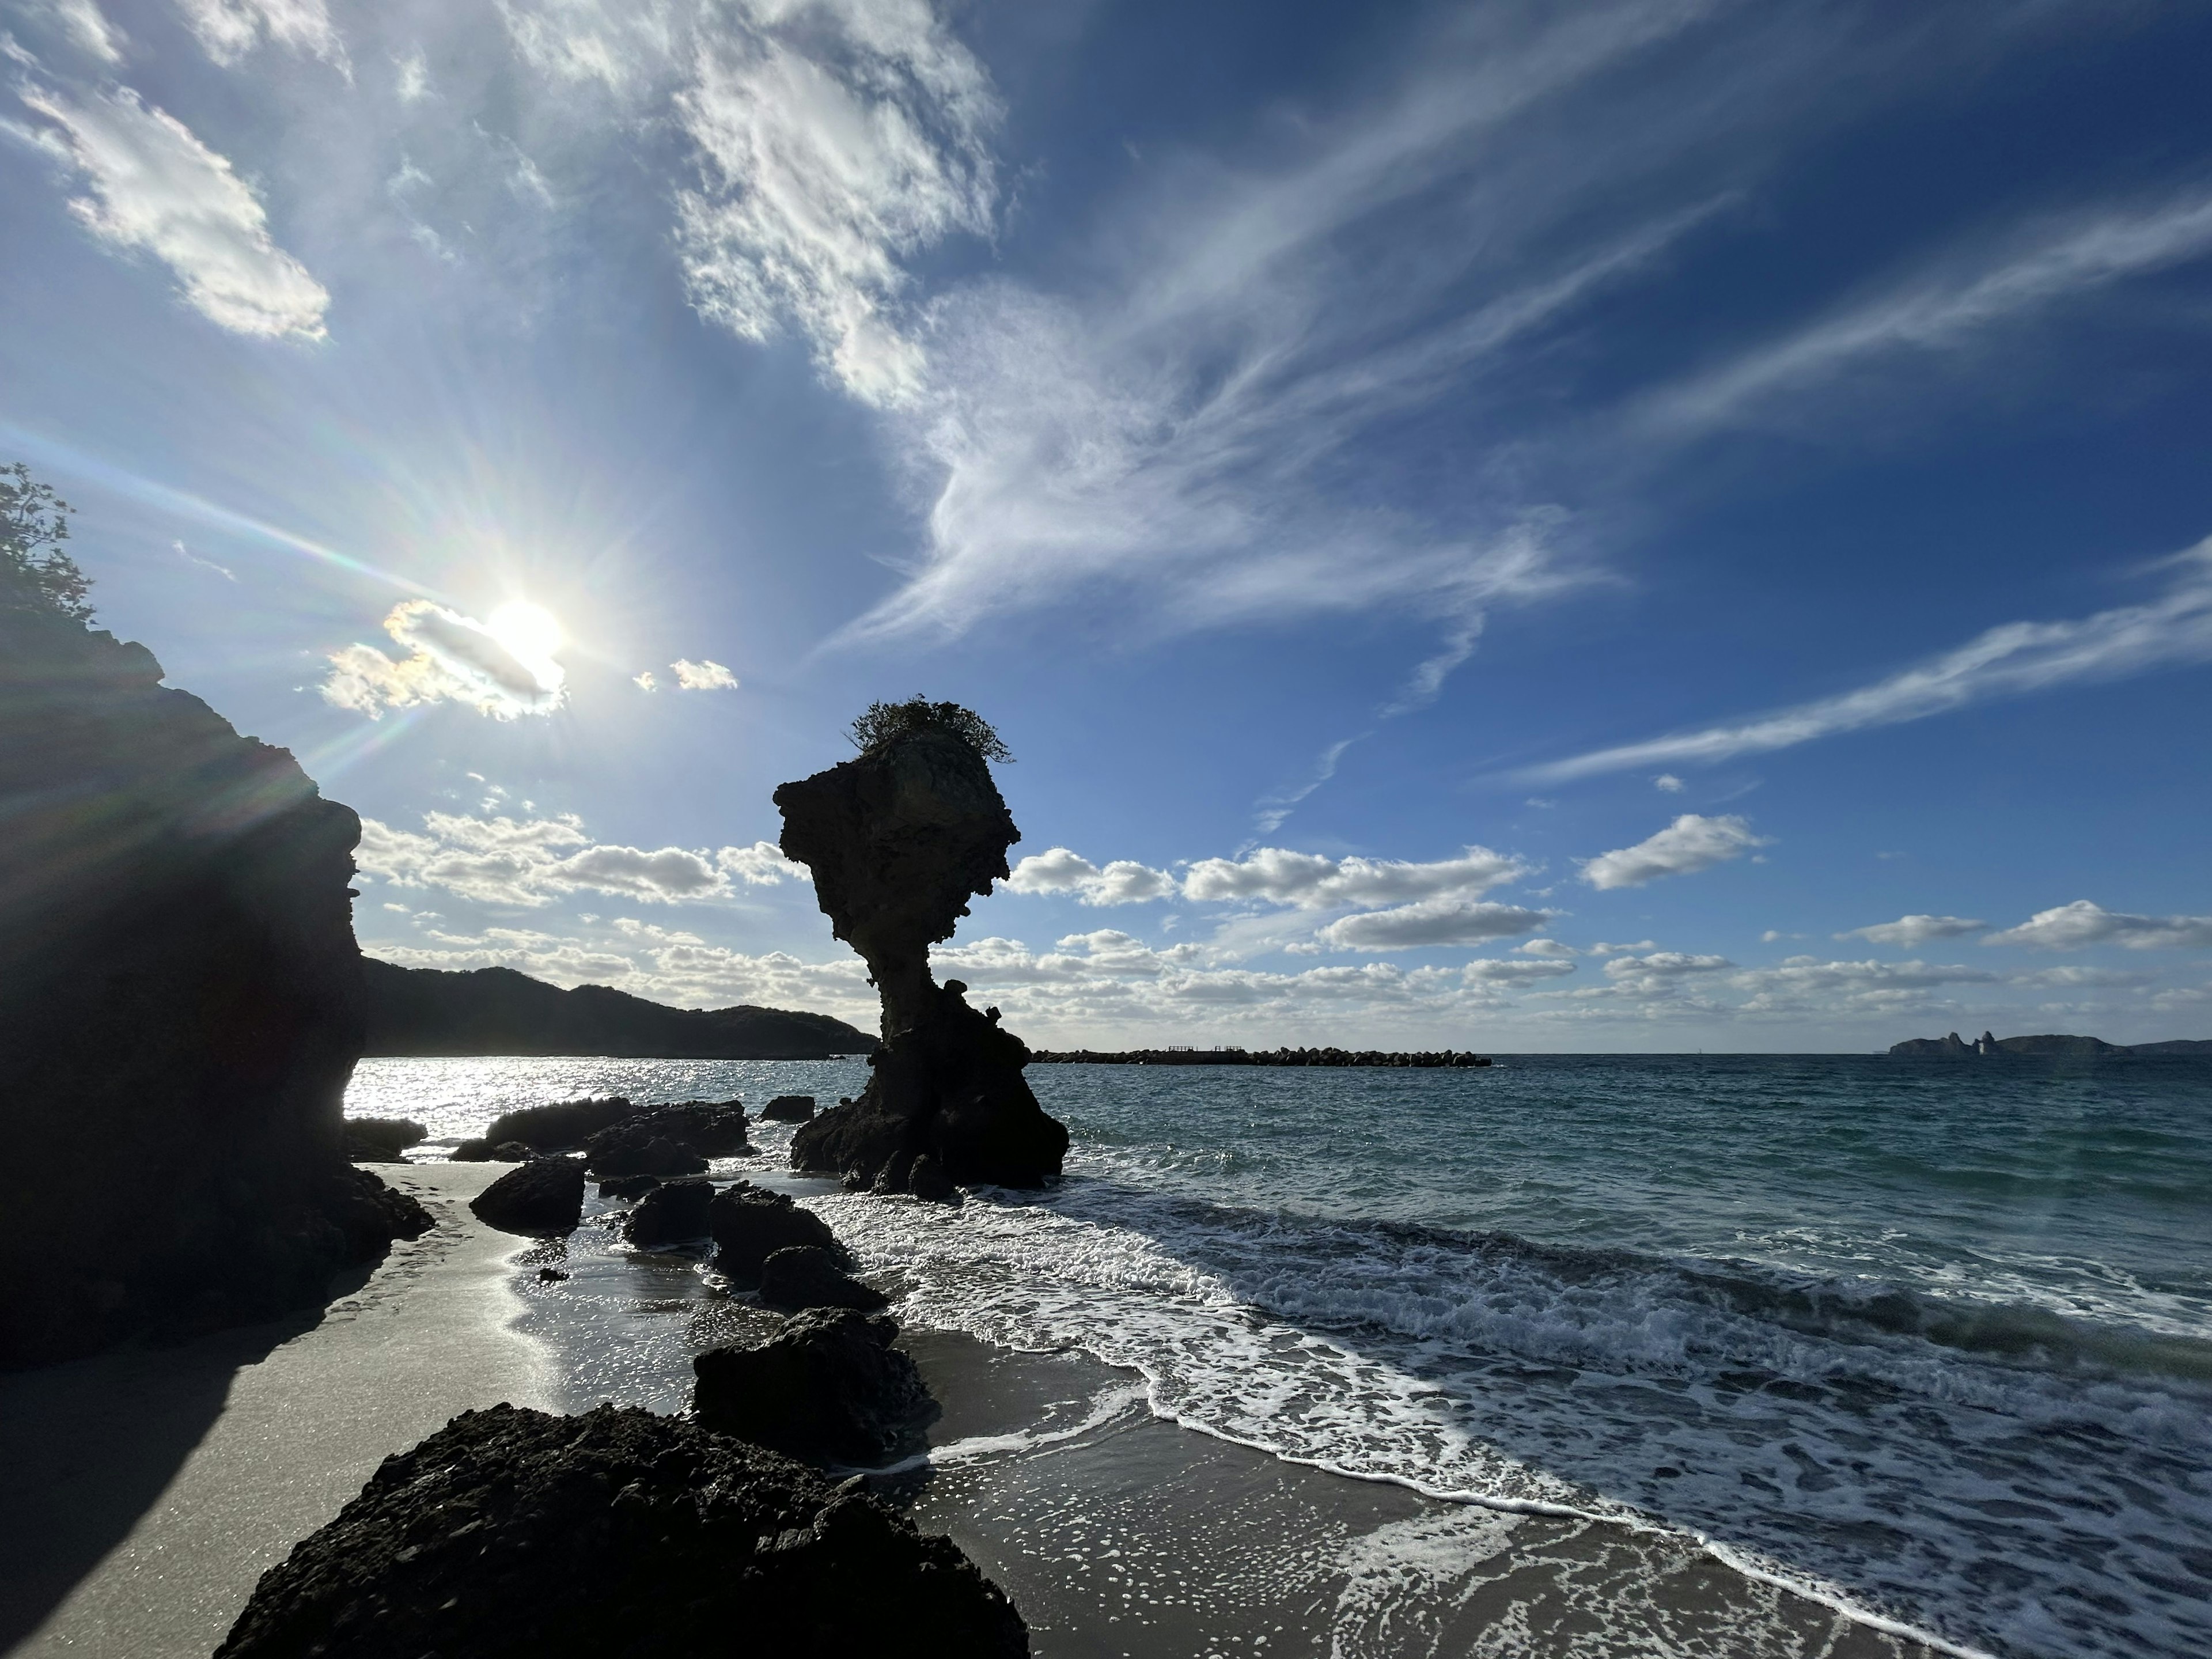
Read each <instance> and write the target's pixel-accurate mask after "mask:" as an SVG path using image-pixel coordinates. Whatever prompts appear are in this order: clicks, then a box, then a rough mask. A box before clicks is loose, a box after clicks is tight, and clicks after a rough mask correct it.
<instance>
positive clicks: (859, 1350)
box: [691, 1309, 936, 1468]
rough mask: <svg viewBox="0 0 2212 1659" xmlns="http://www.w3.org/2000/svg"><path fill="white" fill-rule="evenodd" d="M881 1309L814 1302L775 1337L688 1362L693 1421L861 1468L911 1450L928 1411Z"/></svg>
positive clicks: (931, 1411)
mask: <svg viewBox="0 0 2212 1659" xmlns="http://www.w3.org/2000/svg"><path fill="white" fill-rule="evenodd" d="M897 1335H898V1327H897V1326H896V1325H894V1324H893V1323H892V1322H890V1320H888V1319H885V1318H884V1317H883V1316H881V1315H879V1314H862V1313H852V1312H848V1311H846V1310H842V1309H818V1310H815V1311H813V1312H811V1313H803V1314H799V1315H797V1316H794V1317H793V1318H792V1319H791V1320H790V1321H789V1322H787V1323H786V1324H785V1326H784V1328H783V1329H782V1330H781V1331H780V1332H778V1333H777V1334H776V1336H775V1340H773V1341H769V1342H764V1343H762V1344H761V1345H760V1346H757V1347H750V1348H715V1349H713V1350H711V1351H709V1352H706V1353H702V1354H701V1355H700V1356H699V1357H698V1358H696V1359H694V1360H693V1361H692V1362H691V1370H692V1373H693V1375H694V1376H696V1378H697V1379H698V1380H697V1382H696V1383H695V1384H694V1385H693V1388H692V1392H691V1405H692V1409H693V1410H694V1411H695V1412H696V1413H698V1418H699V1421H700V1422H701V1423H702V1424H704V1425H706V1426H707V1427H708V1428H710V1429H714V1430H716V1431H720V1432H721V1433H723V1434H733V1435H737V1436H738V1437H740V1438H743V1439H746V1440H750V1441H752V1442H753V1443H755V1444H757V1445H762V1446H766V1447H768V1448H769V1449H770V1450H773V1451H780V1452H785V1453H787V1454H788V1455H791V1456H793V1457H797V1458H800V1459H803V1460H805V1462H811V1463H820V1464H824V1465H836V1466H840V1467H844V1468H868V1467H871V1466H873V1465H877V1464H881V1463H884V1462H889V1461H890V1459H892V1458H894V1457H896V1456H897V1455H900V1454H901V1453H902V1452H908V1451H914V1450H919V1449H921V1430H922V1428H923V1426H924V1425H927V1423H928V1422H929V1420H930V1419H931V1418H933V1416H935V1415H936V1406H935V1402H934V1401H932V1400H931V1399H930V1397H929V1391H928V1390H927V1389H925V1388H924V1387H923V1386H922V1383H921V1373H920V1372H919V1371H917V1370H915V1364H914V1361H913V1360H911V1359H909V1358H907V1357H906V1355H905V1354H903V1353H902V1352H899V1350H898V1349H896V1348H895V1347H893V1346H891V1343H892V1342H893V1340H895V1339H896V1337H897Z"/></svg>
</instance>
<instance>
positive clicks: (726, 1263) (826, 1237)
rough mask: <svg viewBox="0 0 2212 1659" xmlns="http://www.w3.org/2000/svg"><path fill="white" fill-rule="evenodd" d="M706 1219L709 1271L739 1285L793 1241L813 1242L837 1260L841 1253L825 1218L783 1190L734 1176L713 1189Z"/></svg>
mask: <svg viewBox="0 0 2212 1659" xmlns="http://www.w3.org/2000/svg"><path fill="white" fill-rule="evenodd" d="M707 1225H708V1231H710V1232H711V1233H712V1234H713V1235H714V1271H715V1272H716V1273H722V1274H724V1275H726V1276H727V1277H728V1278H730V1279H734V1280H736V1281H737V1282H738V1284H740V1285H757V1284H758V1283H759V1282H760V1274H761V1268H762V1267H763V1264H765V1263H766V1262H767V1261H768V1259H769V1256H770V1255H772V1254H774V1253H775V1251H777V1250H781V1249H787V1248H788V1247H790V1246H792V1245H795V1244H811V1245H816V1246H818V1247H819V1248H821V1249H825V1250H829V1251H830V1252H831V1253H833V1255H836V1258H837V1259H838V1260H839V1261H841V1262H842V1261H843V1259H844V1250H843V1247H842V1246H841V1245H840V1244H839V1243H837V1236H836V1234H835V1233H833V1232H831V1231H829V1223H828V1222H826V1221H824V1220H823V1218H821V1217H820V1216H818V1215H817V1214H815V1213H814V1212H813V1211H811V1210H809V1209H805V1208H802V1207H801V1206H799V1205H797V1204H794V1203H793V1202H792V1201H791V1200H790V1198H789V1197H787V1195H786V1194H782V1193H771V1192H769V1191H766V1190H765V1189H763V1188H759V1187H756V1186H754V1185H753V1184H752V1182H750V1181H740V1182H735V1183H733V1184H732V1185H731V1186H728V1187H726V1188H723V1189H722V1190H721V1191H720V1192H719V1193H717V1194H715V1195H714V1202H713V1203H712V1204H711V1205H709V1206H708V1210H707Z"/></svg>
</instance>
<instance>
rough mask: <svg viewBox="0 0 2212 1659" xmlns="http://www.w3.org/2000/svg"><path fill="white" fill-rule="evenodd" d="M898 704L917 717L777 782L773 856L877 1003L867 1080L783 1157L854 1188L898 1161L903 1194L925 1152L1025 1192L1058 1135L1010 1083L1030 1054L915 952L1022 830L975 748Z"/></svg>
mask: <svg viewBox="0 0 2212 1659" xmlns="http://www.w3.org/2000/svg"><path fill="white" fill-rule="evenodd" d="M910 707H915V708H920V709H921V710H922V711H923V712H922V714H921V716H919V717H918V718H917V719H916V720H913V721H910V722H908V723H906V724H904V725H902V726H899V727H898V728H897V729H896V730H895V731H894V732H892V733H891V735H889V736H886V737H884V738H882V739H881V740H880V741H878V742H876V743H874V744H872V746H870V747H869V748H867V749H866V750H863V751H862V752H861V753H860V755H859V756H858V757H855V758H854V759H852V760H849V761H845V762H842V763H840V764H838V765H836V766H833V767H831V768H830V769H829V770H828V771H826V772H817V774H815V775H813V776H812V777H811V778H806V779H803V780H801V781H798V782H795V783H787V784H785V785H784V786H783V787H781V788H780V789H778V790H777V791H776V792H775V804H776V805H777V806H778V807H780V808H781V809H782V812H783V842H782V845H783V852H784V855H785V856H786V857H787V858H792V859H795V860H799V862H801V863H803V864H805V865H806V866H808V867H809V868H810V869H811V872H813V877H814V893H815V897H816V899H817V902H819V903H820V905H821V907H822V911H823V915H827V916H828V917H829V921H830V925H831V928H832V930H833V931H834V932H835V933H836V936H837V937H838V938H839V939H843V940H845V941H846V942H847V943H848V944H849V945H852V946H853V948H854V950H855V951H859V952H860V955H861V957H864V958H865V959H866V962H867V964H868V972H869V976H870V977H871V978H872V979H873V980H874V981H875V983H876V986H877V988H878V991H879V992H880V993H881V994H882V997H883V1006H884V1015H883V1035H884V1042H883V1046H882V1047H881V1048H878V1050H877V1051H876V1052H875V1054H872V1055H871V1056H870V1058H869V1064H870V1065H871V1066H872V1067H873V1068H874V1075H873V1076H872V1078H871V1079H869V1081H868V1085H867V1087H866V1089H865V1090H863V1091H861V1093H860V1097H859V1098H858V1099H857V1100H855V1101H854V1102H853V1103H852V1104H851V1105H849V1106H848V1105H840V1106H838V1107H837V1108H836V1109H835V1110H834V1111H829V1112H825V1113H823V1114H822V1115H820V1116H818V1117H816V1118H815V1119H814V1120H813V1121H811V1122H809V1123H807V1124H805V1126H804V1127H801V1128H800V1129H799V1132H798V1133H796V1134H795V1135H793V1137H792V1143H791V1156H792V1163H793V1167H794V1168H797V1169H801V1170H813V1171H818V1172H820V1173H823V1174H829V1175H842V1176H847V1177H848V1178H849V1179H854V1180H856V1181H857V1182H858V1184H859V1185H860V1186H862V1187H867V1186H869V1185H871V1184H872V1183H874V1182H877V1179H878V1176H880V1175H882V1174H883V1173H884V1170H885V1168H886V1166H887V1165H890V1164H892V1163H893V1161H894V1160H895V1159H899V1158H903V1159H904V1160H905V1162H904V1164H903V1165H902V1168H901V1170H900V1172H899V1175H900V1178H899V1179H898V1180H894V1181H890V1182H887V1189H889V1190H899V1191H903V1190H904V1185H903V1179H904V1175H905V1171H906V1170H910V1169H911V1166H912V1163H913V1160H914V1159H915V1158H917V1157H920V1156H921V1155H923V1154H925V1153H926V1154H928V1155H929V1156H931V1157H933V1158H935V1159H936V1160H937V1163H938V1165H939V1168H941V1169H942V1170H943V1171H944V1172H945V1177H946V1179H947V1180H949V1181H952V1182H998V1183H1000V1184H1001V1185H1004V1186H1013V1187H1035V1186H1039V1185H1042V1183H1043V1182H1045V1181H1046V1180H1047V1179H1048V1178H1049V1177H1051V1176H1056V1175H1058V1174H1059V1173H1060V1161H1061V1159H1062V1158H1063V1157H1064V1156H1065V1155H1066V1150H1067V1130H1066V1126H1065V1125H1063V1124H1061V1123H1060V1122H1059V1121H1057V1120H1055V1119H1054V1118H1052V1117H1049V1116H1048V1115H1046V1114H1045V1111H1044V1109H1042V1107H1041V1106H1039V1105H1038V1104H1037V1101H1036V1096H1035V1095H1034V1094H1032V1093H1030V1086H1029V1085H1028V1083H1027V1082H1026V1081H1025V1080H1024V1079H1023V1077H1022V1067H1023V1066H1025V1065H1026V1064H1028V1061H1029V1050H1028V1049H1027V1048H1025V1047H1024V1045H1023V1043H1022V1041H1021V1039H1020V1038H1018V1037H1017V1036H1013V1035H1012V1033H1011V1032H1008V1031H1005V1030H1000V1027H999V1025H998V1023H997V1022H996V1021H995V1020H994V1019H993V1018H990V1017H989V1016H988V1015H987V1014H984V1013H980V1012H976V1011H975V1009H972V1008H970V1007H969V1006H968V1004H967V1000H966V998H965V995H964V993H965V991H966V989H967V987H965V986H963V985H962V984H961V983H960V982H959V981H957V980H953V981H947V982H946V983H945V985H944V986H943V987H939V986H938V985H937V983H936V982H935V981H933V980H932V979H931V977H930V973H929V947H930V946H931V945H933V944H935V943H937V942H939V941H940V940H943V939H950V938H951V937H952V932H953V929H954V927H957V925H958V922H959V920H960V918H961V917H962V916H964V915H967V914H968V900H969V898H970V897H971V896H975V895H978V894H986V893H988V892H989V891H990V890H991V884H992V883H993V882H994V880H1002V879H1004V878H1005V877H1006V873H1007V866H1006V848H1008V847H1010V846H1011V845H1012V844H1013V842H1015V841H1017V840H1018V839H1019V837H1020V831H1019V830H1018V829H1016V828H1015V827H1014V821H1013V817H1012V815H1011V814H1010V813H1009V812H1008V811H1006V802H1005V801H1004V800H1003V799H1000V794H999V790H998V786H997V785H996V784H995V783H994V782H993V781H992V780H991V769H990V767H989V765H988V764H987V762H986V761H985V759H984V755H983V751H982V750H981V749H980V748H979V747H978V746H977V744H975V742H974V741H973V740H972V739H971V738H969V737H967V736H963V734H962V732H961V730H960V729H958V728H957V726H947V725H945V724H942V723H936V724H933V723H931V720H930V719H929V717H928V706H927V705H921V704H916V705H912V706H910ZM939 707H940V708H942V707H944V706H939ZM954 712H955V714H960V715H963V716H964V718H965V720H968V721H970V722H974V723H975V725H979V726H980V724H981V723H980V722H975V717H974V716H972V715H965V714H964V711H954Z"/></svg>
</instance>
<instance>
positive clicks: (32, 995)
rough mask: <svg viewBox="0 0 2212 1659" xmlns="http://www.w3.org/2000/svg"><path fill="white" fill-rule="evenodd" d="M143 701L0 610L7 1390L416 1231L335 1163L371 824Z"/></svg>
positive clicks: (205, 720)
mask: <svg viewBox="0 0 2212 1659" xmlns="http://www.w3.org/2000/svg"><path fill="white" fill-rule="evenodd" d="M0 822H4V823H5V825H6V828H5V830H4V833H0V1055H4V1056H5V1060H6V1066H5V1074H6V1078H7V1087H8V1091H9V1108H8V1126H9V1127H8V1158H7V1165H6V1170H5V1172H4V1174H0V1199H4V1200H5V1203H6V1208H7V1212H8V1218H9V1219H8V1225H7V1227H6V1229H5V1230H4V1231H0V1365H6V1364H33V1363H39V1362H42V1361H47V1360H54V1359H61V1358H69V1357H70V1356H72V1355H76V1354H80V1353H84V1352H90V1351H91V1350H93V1349H94V1348H97V1347H99V1346H102V1345H103V1344H105V1343H107V1342H109V1341H112V1340H116V1339H118V1338H119V1337H121V1336H124V1335H125V1334H129V1333H131V1332H132V1331H134V1330H137V1329H142V1328H149V1327H155V1328H166V1329H167V1330H169V1331H172V1332H185V1331H190V1330H193V1329H197V1328H206V1327H210V1326H214V1325H218V1324H225V1323H233V1322H242V1321H248V1320H254V1319H260V1318H265V1317H268V1316H270V1315H272V1314H275V1313H276V1312H278V1311H280V1310H284V1309H288V1308H292V1307H296V1306H301V1305H304V1304H311V1303H313V1302H316V1301H319V1300H320V1299H321V1297H323V1295H324V1294H325V1289H326V1287H327V1285H328V1284H329V1282H330V1280H331V1273H332V1271H333V1270H334V1269H336V1268H338V1267H343V1266H346V1265H348V1264H354V1263H360V1262H363V1261H373V1260H374V1259H375V1258H376V1257H377V1256H379V1255H381V1254H382V1253H383V1251H384V1249H386V1246H387V1245H388V1244H389V1243H391V1241H392V1238H393V1237H395V1236H411V1235H412V1234H414V1233H416V1232H419V1231H423V1230H424V1229H427V1228H428V1226H429V1225H430V1218H429V1217H428V1215H427V1214H425V1213H424V1212H423V1211H422V1208H421V1206H418V1205H416V1203H415V1201H414V1200H412V1199H410V1198H406V1197H404V1196H403V1195H402V1194H398V1193H395V1192H393V1191H392V1190H391V1189H390V1188H386V1186H385V1185H384V1183H383V1182H380V1181H379V1180H377V1179H376V1177H375V1176H372V1175H370V1174H368V1173H367V1172H366V1171H364V1170H356V1169H355V1168H354V1167H353V1165H352V1164H350V1163H349V1162H348V1161H347V1158H346V1150H347V1149H346V1138H345V1133H346V1132H345V1127H344V1123H343V1098H344V1093H345V1086H346V1080H347V1079H348V1077H349V1075H350V1074H351V1073H352V1070H353V1064H354V1061H355V1060H356V1058H357V1057H358V1056H359V1055H360V1054H361V1051H362V1016H361V1008H360V998H361V957H360V953H359V951H358V950H357V949H356V945H355V944H354V937H353V920H352V915H351V912H350V909H349V903H348V901H349V890H348V888H347V882H348V881H349V879H350V878H351V877H352V874H353V868H354V866H353V848H354V845H355V843H356V842H357V841H358V840H359V839H360V836H361V820H360V819H358V818H357V817H355V816H354V814H353V813H352V811H350V810H349V809H348V808H346V807H343V806H341V805H337V803H336V802H333V801H327V800H325V799H322V798H321V796H320V795H319V794H318V793H316V790H315V786H314V785H313V783H312V782H311V781H308V779H307V775H306V774H305V773H303V772H302V771H301V769H300V768H299V766H298V764H297V763H295V761H294V760H293V758H292V757H291V756H290V755H289V754H287V753H286V752H285V751H284V750H281V749H274V748H270V746H269V745H267V744H263V743H258V742H256V741H255V740H254V739H252V738H242V737H240V735H239V734H238V733H237V732H235V731H234V730H233V729H232V727H231V726H230V725H229V724H228V722H227V721H226V720H223V719H222V717H221V716H220V715H218V714H216V712H215V711H214V710H213V709H211V708H209V707H208V706H207V705H206V704H205V703H204V702H201V701H200V700H199V699H198V698H197V697H194V696H189V695H187V694H186V693H185V692H182V691H175V690H167V689H166V688H165V687H163V686H162V685H161V665H160V664H159V663H158V662H156V661H155V659H154V656H153V653H151V652H149V651H148V650H147V649H146V647H143V646H142V645H135V644H126V643H124V642H122V641H118V640H117V639H116V638H115V637H114V636H113V635H110V634H106V633H96V632H92V631H90V630H88V629H86V627H85V626H84V624H83V622H82V619H81V617H78V616H77V615H76V614H72V613H66V612H64V611H55V610H52V609H46V610H40V609H34V608H28V607H25V606H21V605H0Z"/></svg>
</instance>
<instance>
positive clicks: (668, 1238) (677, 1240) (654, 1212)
mask: <svg viewBox="0 0 2212 1659" xmlns="http://www.w3.org/2000/svg"><path fill="white" fill-rule="evenodd" d="M713 1199H714V1184H713V1183H712V1182H707V1181H702V1180H699V1179H698V1178H697V1177H696V1176H694V1177H690V1178H687V1179H685V1180H682V1181H664V1182H659V1183H658V1184H657V1185H655V1186H654V1187H653V1189H652V1190H651V1191H650V1192H648V1193H647V1194H645V1196H644V1197H643V1198H641V1199H640V1200H638V1201H637V1207H636V1208H635V1209H634V1210H632V1211H631V1212H629V1214H628V1215H626V1216H624V1217H623V1237H624V1238H626V1239H628V1240H629V1242H630V1243H633V1244H635V1245H637V1246H639V1247H640V1248H641V1249H648V1250H657V1249H662V1248H663V1247H665V1246H666V1245H670V1244H689V1243H692V1242H693V1241H694V1240H696V1239H702V1238H704V1237H707V1207H708V1204H709V1203H711V1202H712V1200H713Z"/></svg>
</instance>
